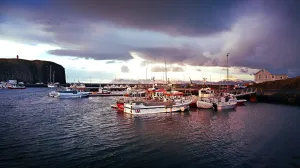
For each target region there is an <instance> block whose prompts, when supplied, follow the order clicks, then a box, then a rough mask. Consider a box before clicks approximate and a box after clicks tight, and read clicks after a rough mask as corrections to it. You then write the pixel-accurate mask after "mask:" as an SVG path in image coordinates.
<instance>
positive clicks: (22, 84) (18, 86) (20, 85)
mask: <svg viewBox="0 0 300 168" xmlns="http://www.w3.org/2000/svg"><path fill="white" fill-rule="evenodd" d="M7 88H8V89H26V87H25V86H24V83H23V82H19V83H18V84H10V85H9V86H8V87H7Z"/></svg>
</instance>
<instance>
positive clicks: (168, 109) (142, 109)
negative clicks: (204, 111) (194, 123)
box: [124, 101, 191, 115]
mask: <svg viewBox="0 0 300 168" xmlns="http://www.w3.org/2000/svg"><path fill="white" fill-rule="evenodd" d="M190 103H191V101H188V102H184V103H181V104H175V105H173V106H136V105H135V103H125V104H124V112H125V113H129V114H134V115H141V114H156V113H172V112H183V111H187V110H189V104H190Z"/></svg>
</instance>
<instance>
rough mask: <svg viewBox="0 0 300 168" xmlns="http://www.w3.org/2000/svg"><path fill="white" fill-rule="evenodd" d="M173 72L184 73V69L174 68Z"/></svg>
mask: <svg viewBox="0 0 300 168" xmlns="http://www.w3.org/2000/svg"><path fill="white" fill-rule="evenodd" d="M171 71H172V72H183V71H184V69H183V68H182V67H172V70H171Z"/></svg>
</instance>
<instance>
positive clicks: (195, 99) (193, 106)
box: [190, 96, 198, 108]
mask: <svg viewBox="0 0 300 168" xmlns="http://www.w3.org/2000/svg"><path fill="white" fill-rule="evenodd" d="M197 101H198V96H193V97H192V102H191V103H190V107H191V108H197Z"/></svg>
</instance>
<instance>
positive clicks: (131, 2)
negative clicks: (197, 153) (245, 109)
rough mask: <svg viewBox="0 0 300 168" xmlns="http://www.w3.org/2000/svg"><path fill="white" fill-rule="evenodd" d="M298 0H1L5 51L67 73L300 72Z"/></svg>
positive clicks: (92, 76) (104, 77)
mask: <svg viewBox="0 0 300 168" xmlns="http://www.w3.org/2000/svg"><path fill="white" fill-rule="evenodd" d="M299 6H300V1H299V0H285V1H280V0H152V1H148V0H122V1H120V0H85V1H82V0H63V1H62V0H19V1H17V0H1V1H0V46H1V52H0V57H1V58H15V57H16V55H19V56H20V58H23V59H29V60H35V59H39V60H48V61H53V62H56V63H58V64H60V65H62V66H64V67H65V69H66V75H67V80H68V81H78V80H79V81H82V82H89V81H92V82H109V81H111V80H113V79H116V78H117V79H146V78H148V79H150V78H151V77H153V76H154V77H155V79H162V78H164V76H163V75H164V72H163V71H165V65H166V67H167V68H166V69H167V70H168V74H167V76H168V78H170V80H189V78H191V79H192V80H202V79H203V78H208V79H209V80H212V81H219V80H222V79H224V78H226V66H227V60H226V59H227V57H226V55H227V53H230V54H229V57H228V65H229V67H230V68H229V73H230V75H229V78H230V79H242V80H253V79H254V77H253V75H252V74H253V73H255V72H257V71H258V70H259V69H261V68H265V69H267V70H269V71H271V72H272V73H280V74H282V73H287V74H288V75H289V76H290V77H293V76H298V75H300V70H299V69H298V67H299V65H300V59H299V52H300V32H299V31H300V13H299V12H298V10H297V8H298V7H299Z"/></svg>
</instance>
